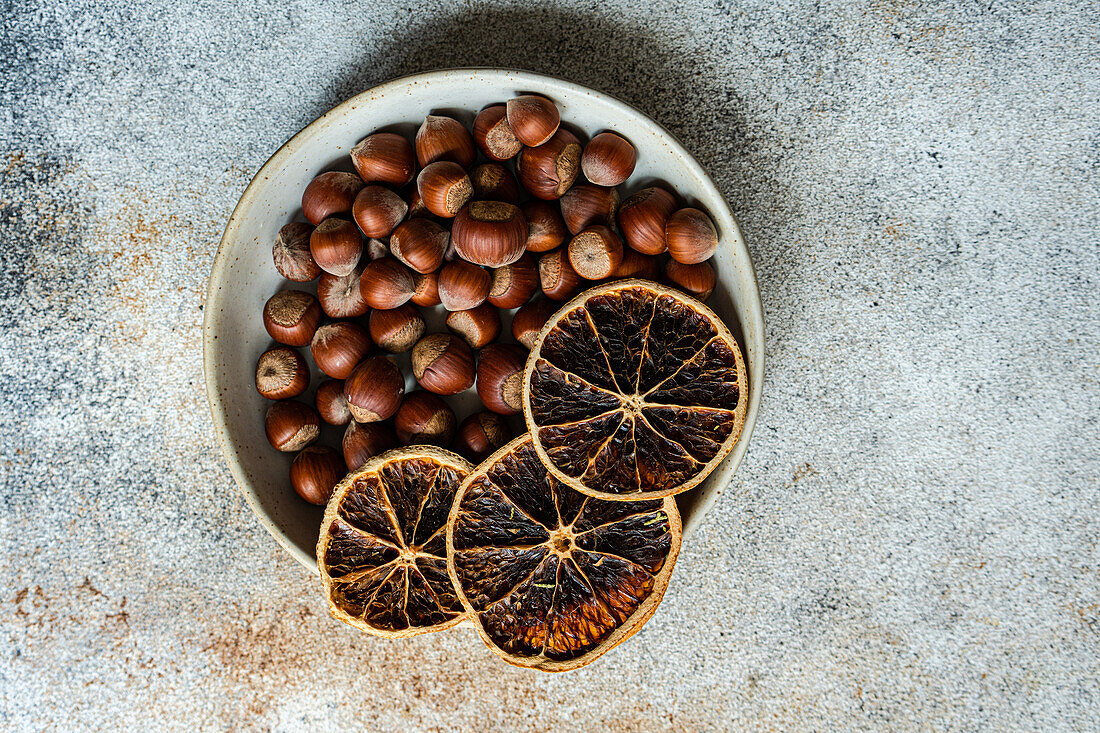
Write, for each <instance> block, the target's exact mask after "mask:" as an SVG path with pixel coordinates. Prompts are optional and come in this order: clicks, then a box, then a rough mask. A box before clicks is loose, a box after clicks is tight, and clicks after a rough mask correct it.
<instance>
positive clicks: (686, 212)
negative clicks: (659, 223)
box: [665, 209, 718, 265]
mask: <svg viewBox="0 0 1100 733" xmlns="http://www.w3.org/2000/svg"><path fill="white" fill-rule="evenodd" d="M665 243H666V244H667V245H668V254H669V256H670V257H672V259H674V260H676V261H677V262H681V263H683V264H685V265H694V264H697V263H699V262H703V261H705V260H709V259H710V258H711V257H712V256H714V253H715V251H716V250H717V249H718V232H717V231H715V229H714V222H712V221H711V220H710V217H709V216H707V215H706V214H704V213H703V212H702V211H699V209H680V210H679V211H677V212H676V213H674V214H673V215H672V216H670V217H669V218H668V221H667V222H666V223H665Z"/></svg>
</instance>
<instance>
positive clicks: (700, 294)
mask: <svg viewBox="0 0 1100 733" xmlns="http://www.w3.org/2000/svg"><path fill="white" fill-rule="evenodd" d="M664 280H665V282H666V283H667V284H669V285H672V286H673V287H675V288H679V289H680V290H683V291H684V292H685V293H688V294H689V295H693V296H695V297H696V298H698V299H699V300H706V299H707V298H709V297H710V294H711V293H713V292H714V285H715V283H716V282H717V280H718V278H717V277H716V276H715V274H714V268H713V267H711V264H710V262H696V263H695V264H694V265H685V264H683V263H682V262H677V261H676V260H669V261H668V262H666V263H665V277H664Z"/></svg>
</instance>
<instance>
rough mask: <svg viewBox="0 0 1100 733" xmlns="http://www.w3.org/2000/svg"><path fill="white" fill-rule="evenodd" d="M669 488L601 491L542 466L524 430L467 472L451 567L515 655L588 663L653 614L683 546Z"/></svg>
mask: <svg viewBox="0 0 1100 733" xmlns="http://www.w3.org/2000/svg"><path fill="white" fill-rule="evenodd" d="M680 538H681V527H680V515H679V513H678V512H677V510H676V502H675V500H673V499H672V498H665V499H652V500H648V501H634V502H622V501H604V500H602V499H597V498H595V497H591V496H586V495H584V494H581V493H579V492H577V491H574V490H572V489H570V488H569V487H568V486H566V485H564V484H563V483H561V482H560V481H558V480H557V479H555V478H554V477H553V476H551V475H549V474H548V473H547V472H546V468H545V467H544V466H543V465H542V462H541V461H540V459H539V456H538V454H537V453H536V452H535V449H534V447H533V446H532V443H531V438H530V436H529V435H524V436H522V437H520V438H517V439H516V440H514V441H512V442H511V443H509V444H508V445H506V446H505V447H504V448H502V449H501V450H499V451H498V452H497V453H495V454H494V455H493V456H491V457H490V458H489V459H488V460H487V461H485V462H484V463H482V464H480V465H479V466H478V467H477V468H476V469H474V471H473V473H471V474H470V476H469V478H467V479H466V481H464V482H463V484H462V487H461V488H460V489H459V492H458V496H457V498H456V499H455V504H454V508H453V509H452V511H451V518H450V522H449V523H448V529H447V548H448V553H449V556H450V558H451V561H450V565H449V569H450V574H451V578H452V580H453V581H454V584H455V586H456V587H457V588H458V590H459V596H460V598H461V600H462V603H463V605H464V606H465V607H466V608H467V610H468V611H469V612H470V615H471V618H472V619H473V620H474V621H475V624H476V625H477V627H478V630H479V632H480V633H481V637H482V639H483V640H484V641H485V643H486V644H487V645H488V646H489V648H490V649H492V650H493V651H494V652H496V653H497V654H499V655H500V656H501V657H503V658H504V659H505V660H507V661H508V662H511V663H512V664H516V665H519V666H523V667H533V668H536V669H541V670H544V671H548V672H560V671H565V670H570V669H576V668H577V667H581V666H584V665H585V664H588V663H589V662H591V661H593V660H594V659H596V658H597V657H599V656H600V655H601V654H603V653H604V652H606V651H608V650H609V649H611V648H613V647H615V646H616V645H618V644H619V643H621V642H623V641H625V640H626V639H627V638H629V637H630V636H631V635H632V634H634V633H635V632H636V631H638V629H640V628H641V627H642V625H643V624H644V623H645V622H646V621H647V620H648V619H649V617H650V616H652V615H653V612H654V611H655V610H656V608H657V604H659V603H660V601H661V597H662V596H663V595H664V592H665V588H666V587H667V585H668V579H669V576H670V575H671V574H672V568H673V565H675V563H676V556H677V553H678V552H679V550H680Z"/></svg>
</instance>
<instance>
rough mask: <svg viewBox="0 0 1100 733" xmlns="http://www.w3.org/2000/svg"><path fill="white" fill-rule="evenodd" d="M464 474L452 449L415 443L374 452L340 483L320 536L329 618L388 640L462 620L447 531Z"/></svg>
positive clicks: (320, 563)
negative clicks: (450, 571) (450, 567)
mask: <svg viewBox="0 0 1100 733" xmlns="http://www.w3.org/2000/svg"><path fill="white" fill-rule="evenodd" d="M469 471H470V464H469V463H468V462H467V461H466V460H465V459H463V458H461V457H459V456H456V455H455V454H454V453H451V452H449V451H445V450H441V449H439V448H434V447H431V446H423V445H418V446H410V447H408V448H398V449H396V450H391V451H388V452H386V453H383V454H381V455H379V456H375V457H374V458H372V459H371V460H369V461H367V462H366V463H365V464H364V465H363V466H362V467H361V468H359V469H357V470H355V471H353V472H351V473H350V474H348V475H347V476H346V477H345V478H344V480H343V481H341V482H340V483H339V484H337V486H336V488H335V489H334V490H333V493H332V498H331V499H330V500H329V503H328V507H327V508H326V509H325V517H324V521H323V522H322V523H321V536H320V538H319V539H318V540H317V565H318V567H319V568H320V569H321V581H322V582H323V583H324V588H325V596H326V597H327V598H328V604H329V610H330V611H331V612H332V615H333V617H335V618H337V619H339V620H340V621H343V622H344V623H346V624H351V625H352V626H354V627H356V628H358V629H362V630H363V631H366V632H368V633H370V634H375V635H377V636H386V637H391V638H396V637H404V636H415V635H416V634H423V633H426V632H429V631H440V630H442V629H446V628H450V627H451V626H454V625H455V624H457V623H458V622H459V621H461V620H462V618H463V616H464V615H465V611H464V609H463V607H462V604H461V602H460V601H459V600H458V597H457V596H456V594H455V589H454V585H453V584H452V583H451V579H450V577H449V576H448V574H447V542H446V533H445V530H446V523H447V515H448V514H449V513H450V511H451V504H452V503H453V501H454V496H455V492H456V491H457V490H458V487H459V484H461V483H462V480H463V479H465V478H466V476H467V474H468V473H469Z"/></svg>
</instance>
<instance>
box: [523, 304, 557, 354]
mask: <svg viewBox="0 0 1100 733" xmlns="http://www.w3.org/2000/svg"><path fill="white" fill-rule="evenodd" d="M559 307H560V305H559V304H558V303H555V302H554V301H552V300H545V299H540V300H533V301H531V302H530V303H528V304H527V305H525V306H523V307H522V308H520V309H519V310H518V311H516V314H515V315H514V316H513V317H512V338H514V339H515V340H516V341H518V342H520V343H521V344H523V345H524V346H525V347H527V348H528V349H530V348H531V347H533V346H534V345H535V339H536V338H538V335H539V332H540V331H542V327H543V326H545V325H546V322H547V321H549V320H550V316H552V315H554V314H555V313H557V311H558V308H559Z"/></svg>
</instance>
